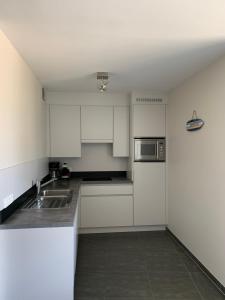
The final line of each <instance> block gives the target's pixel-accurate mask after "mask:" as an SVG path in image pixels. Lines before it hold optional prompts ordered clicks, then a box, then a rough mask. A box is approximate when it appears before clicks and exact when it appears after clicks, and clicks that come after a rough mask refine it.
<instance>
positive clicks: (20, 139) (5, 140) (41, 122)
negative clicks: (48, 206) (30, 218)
mask: <svg viewBox="0 0 225 300" xmlns="http://www.w3.org/2000/svg"><path fill="white" fill-rule="evenodd" d="M0 53H1V55H0V82H1V88H0V107H1V110H0V137H1V139H0V141H1V142H0V143H1V144H0V177H1V185H0V201H2V199H4V198H5V197H7V195H8V194H9V193H10V194H14V196H15V195H16V196H18V195H19V194H21V193H23V192H24V191H25V190H24V189H25V188H26V187H28V186H29V187H30V186H31V182H32V179H36V178H37V177H38V176H42V175H43V174H44V175H45V174H46V170H47V168H46V166H47V161H46V104H45V103H44V102H43V101H42V99H41V85H40V83H39V82H38V80H37V79H36V78H35V76H34V74H33V73H32V71H31V69H30V68H29V66H28V65H27V64H26V63H25V62H24V61H23V59H22V58H21V56H20V55H19V54H18V53H17V51H16V50H15V48H14V47H13V46H12V45H11V43H10V42H9V40H8V39H7V38H6V37H5V36H4V34H3V33H2V32H1V31H0ZM43 161H45V163H44V164H43ZM20 167H21V168H20ZM14 168H15V169H14ZM20 169H21V170H22V169H23V171H22V172H20V171H18V170H20ZM34 170H36V171H34ZM8 174H11V175H8ZM16 174H17V175H16ZM8 176H9V177H8ZM21 176H22V177H21ZM6 177H7V178H8V179H7V183H8V185H9V186H10V187H9V188H6V186H5V184H4V183H5V181H6V179H5V178H6ZM13 178H14V179H13ZM13 180H18V182H21V181H23V183H24V184H22V185H19V184H16V183H15V184H13V183H12V181H13Z"/></svg>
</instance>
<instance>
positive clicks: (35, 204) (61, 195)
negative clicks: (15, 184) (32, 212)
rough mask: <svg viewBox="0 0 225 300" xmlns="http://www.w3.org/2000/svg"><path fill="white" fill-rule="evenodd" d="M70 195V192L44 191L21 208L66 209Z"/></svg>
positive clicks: (70, 198) (68, 205)
mask: <svg viewBox="0 0 225 300" xmlns="http://www.w3.org/2000/svg"><path fill="white" fill-rule="evenodd" d="M72 193H73V192H72V190H44V191H42V192H41V195H40V196H37V197H36V198H33V199H31V200H29V201H27V202H26V203H25V204H24V205H23V206H22V208H23V209H26V208H36V209H42V208H50V209H52V208H68V207H70V202H71V200H72Z"/></svg>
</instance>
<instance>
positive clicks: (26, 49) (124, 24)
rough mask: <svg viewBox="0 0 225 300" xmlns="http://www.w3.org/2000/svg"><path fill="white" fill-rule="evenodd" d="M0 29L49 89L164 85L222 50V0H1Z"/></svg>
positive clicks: (224, 47)
mask: <svg viewBox="0 0 225 300" xmlns="http://www.w3.org/2000/svg"><path fill="white" fill-rule="evenodd" d="M0 28H1V29H2V30H3V32H4V33H5V34H6V36H7V37H8V38H9V39H10V41H11V42H12V43H13V44H14V46H15V47H16V48H17V49H18V51H19V52H20V53H21V55H22V56H23V57H24V59H25V60H26V61H27V62H28V64H29V65H30V66H31V67H32V69H33V70H34V72H35V73H36V75H37V77H38V78H39V80H40V81H41V82H42V84H43V85H44V86H45V87H47V88H48V89H50V90H63V91H65V90H69V91H96V75H95V73H96V72H97V71H106V72H109V73H110V84H109V91H113V92H130V91H131V90H155V91H156V90H160V91H168V90H170V89H172V88H174V87H175V86H177V85H178V84H179V83H181V82H182V81H183V80H184V79H186V78H187V77H189V76H191V75H192V74H194V73H195V72H196V71H198V70H199V69H201V68H203V67H204V66H206V65H208V64H209V63H211V62H212V61H214V60H216V59H217V58H218V57H220V56H222V55H223V54H225V1H224V0H111V1H110V0H19V1H18V0H7V1H5V0H0Z"/></svg>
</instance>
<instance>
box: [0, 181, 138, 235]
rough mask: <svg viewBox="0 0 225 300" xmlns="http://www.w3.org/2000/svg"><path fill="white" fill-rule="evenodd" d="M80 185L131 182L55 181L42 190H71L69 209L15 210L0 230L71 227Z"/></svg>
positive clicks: (130, 182) (128, 182)
mask: <svg viewBox="0 0 225 300" xmlns="http://www.w3.org/2000/svg"><path fill="white" fill-rule="evenodd" d="M81 184H94V185H99V184H101V185H102V184H107V185H108V184H132V181H131V180H129V179H127V178H113V179H112V180H109V181H82V180H81V179H78V178H76V179H75V178H74V179H73V178H72V179H70V180H57V181H55V182H52V183H50V184H48V185H46V186H45V187H44V188H43V189H71V190H73V198H72V201H71V204H70V207H67V208H59V209H58V208H56V209H51V208H50V209H46V208H45V209H17V210H16V211H15V212H14V213H13V214H12V215H11V216H10V217H9V218H8V219H6V220H5V222H3V223H2V224H0V230H1V229H23V228H50V227H71V226H73V222H74V216H75V212H76V209H77V200H78V195H79V190H80V185H81Z"/></svg>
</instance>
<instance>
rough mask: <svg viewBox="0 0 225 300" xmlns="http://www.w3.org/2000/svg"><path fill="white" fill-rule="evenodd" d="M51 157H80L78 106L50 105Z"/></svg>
mask: <svg viewBox="0 0 225 300" xmlns="http://www.w3.org/2000/svg"><path fill="white" fill-rule="evenodd" d="M50 150H51V157H80V156H81V141H80V106H75V105H50Z"/></svg>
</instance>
